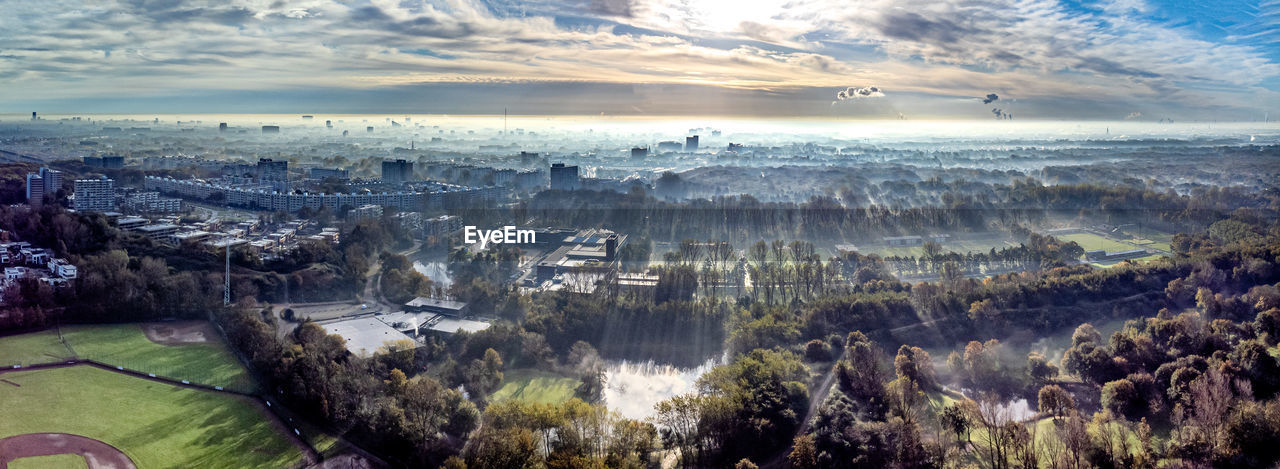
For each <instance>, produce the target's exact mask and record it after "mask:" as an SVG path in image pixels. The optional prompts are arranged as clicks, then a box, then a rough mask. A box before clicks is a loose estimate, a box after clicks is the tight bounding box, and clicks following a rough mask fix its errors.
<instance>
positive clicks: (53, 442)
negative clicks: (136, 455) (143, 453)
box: [0, 433, 138, 469]
mask: <svg viewBox="0 0 1280 469" xmlns="http://www.w3.org/2000/svg"><path fill="white" fill-rule="evenodd" d="M56 454H76V455H80V456H83V457H84V459H85V462H87V463H88V465H89V469H137V467H138V466H136V465H134V464H133V460H132V459H129V456H127V455H125V454H124V452H122V451H120V450H118V449H116V448H115V447H114V446H111V445H109V444H106V443H103V442H101V441H98V440H95V439H93V438H86V437H83V436H80V435H72V434H68V433H27V434H25V435H16V436H11V437H8V438H5V439H0V469H6V468H8V467H9V462H11V461H13V460H16V459H21V458H30V457H36V456H53V455H56Z"/></svg>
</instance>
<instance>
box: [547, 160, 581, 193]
mask: <svg viewBox="0 0 1280 469" xmlns="http://www.w3.org/2000/svg"><path fill="white" fill-rule="evenodd" d="M578 188H579V181H578V167H577V166H565V164H564V163H552V164H551V190H560V191H573V190H578Z"/></svg>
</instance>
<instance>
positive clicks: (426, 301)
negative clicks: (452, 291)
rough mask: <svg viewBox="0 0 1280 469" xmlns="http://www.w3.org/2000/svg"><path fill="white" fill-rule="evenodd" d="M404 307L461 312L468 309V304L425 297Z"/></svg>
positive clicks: (420, 297) (411, 301) (410, 301)
mask: <svg viewBox="0 0 1280 469" xmlns="http://www.w3.org/2000/svg"><path fill="white" fill-rule="evenodd" d="M404 305H405V306H408V307H410V308H424V307H425V308H441V309H453V310H459V309H462V308H465V307H467V304H466V303H463V302H461V301H451V300H441V299H439V298H427V297H425V296H419V297H417V298H414V299H412V300H409V302H408V303H405V304H404Z"/></svg>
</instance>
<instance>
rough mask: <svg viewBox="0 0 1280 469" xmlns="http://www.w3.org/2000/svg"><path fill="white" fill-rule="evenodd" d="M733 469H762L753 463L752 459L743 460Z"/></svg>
mask: <svg viewBox="0 0 1280 469" xmlns="http://www.w3.org/2000/svg"><path fill="white" fill-rule="evenodd" d="M733 469H760V466H757V465H756V463H753V462H751V460H750V459H747V458H742V459H741V460H739V461H738V463H737V464H734V465H733Z"/></svg>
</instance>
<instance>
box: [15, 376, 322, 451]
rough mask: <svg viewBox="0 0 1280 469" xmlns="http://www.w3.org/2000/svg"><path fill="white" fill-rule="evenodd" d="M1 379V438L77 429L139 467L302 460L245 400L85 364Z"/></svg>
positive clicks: (267, 419) (76, 432) (275, 427)
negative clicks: (108, 446)
mask: <svg viewBox="0 0 1280 469" xmlns="http://www.w3.org/2000/svg"><path fill="white" fill-rule="evenodd" d="M0 379H3V380H4V382H0V402H3V403H4V405H3V406H0V438H5V437H10V436H14V435H22V434H29V433H69V434H73V435H80V436H84V437H88V438H92V439H96V440H99V441H101V442H104V443H106V444H109V445H111V446H113V447H115V448H117V449H119V450H120V451H123V452H124V453H125V454H126V455H128V456H129V459H132V460H133V462H134V463H135V464H137V466H138V467H140V468H166V467H184V468H185V467H228V468H241V467H290V466H293V465H296V464H298V463H300V462H302V461H303V458H304V456H303V452H302V450H301V449H299V448H298V447H297V446H295V445H294V444H292V443H291V442H290V441H289V440H288V439H287V438H286V437H285V436H284V435H283V434H282V433H281V432H283V431H284V428H283V427H281V426H278V425H277V424H275V423H273V422H274V420H273V419H272V417H271V416H270V415H269V414H267V413H266V412H265V411H264V410H262V409H261V408H260V407H257V406H256V405H255V404H254V403H253V401H251V400H249V399H248V398H241V397H237V396H233V395H230V394H224V393H216V392H210V391H201V390H196V389H190V388H183V387H178V386H173V385H170V384H166V383H162V382H158V381H154V380H149V379H142V378H137V377H132V376H128V375H125V374H121V373H117V372H114V371H108V370H102V369H98V368H94V367H92V366H88V365H77V366H68V367H63V368H53V369H41V370H15V371H9V372H5V373H3V374H0ZM19 461H21V460H19ZM37 462H39V461H37ZM19 467H21V466H19Z"/></svg>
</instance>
